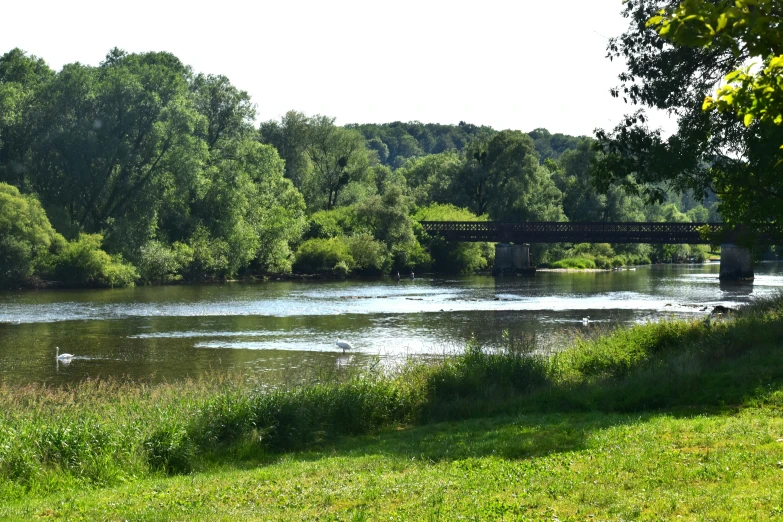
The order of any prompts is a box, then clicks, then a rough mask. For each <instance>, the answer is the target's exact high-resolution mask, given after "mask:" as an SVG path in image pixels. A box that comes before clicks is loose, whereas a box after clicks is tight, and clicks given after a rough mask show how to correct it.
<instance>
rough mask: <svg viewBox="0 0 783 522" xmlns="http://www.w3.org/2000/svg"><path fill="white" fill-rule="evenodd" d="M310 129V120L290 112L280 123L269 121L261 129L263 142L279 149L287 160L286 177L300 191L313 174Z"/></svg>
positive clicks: (301, 114) (297, 113) (260, 133)
mask: <svg viewBox="0 0 783 522" xmlns="http://www.w3.org/2000/svg"><path fill="white" fill-rule="evenodd" d="M309 127H310V119H309V118H308V117H307V115H306V114H304V113H301V112H297V111H288V112H287V113H285V115H284V116H283V117H282V119H281V120H280V122H277V121H275V120H269V121H265V122H263V123H262V124H261V126H260V127H259V136H260V139H261V142H262V143H268V144H269V145H273V146H274V147H275V148H276V149H277V151H278V153H279V154H280V157H282V158H283V160H285V177H287V178H288V179H290V180H291V181H292V182H293V184H294V186H295V187H296V188H297V189H299V190H303V188H304V186H305V184H306V183H307V180H308V178H309V177H310V174H311V172H312V165H311V164H310V159H309V157H308V155H307V147H308V143H309V134H308V131H309Z"/></svg>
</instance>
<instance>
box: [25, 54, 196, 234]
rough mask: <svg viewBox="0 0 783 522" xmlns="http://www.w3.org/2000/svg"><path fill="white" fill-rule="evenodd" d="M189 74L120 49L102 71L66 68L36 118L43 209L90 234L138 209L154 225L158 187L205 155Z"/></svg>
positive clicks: (175, 63)
mask: <svg viewBox="0 0 783 522" xmlns="http://www.w3.org/2000/svg"><path fill="white" fill-rule="evenodd" d="M188 74H189V70H188V68H186V67H185V66H184V65H183V64H182V63H181V62H180V61H179V60H178V59H177V58H176V57H174V56H173V55H171V54H168V53H145V54H138V55H137V54H126V53H124V52H123V51H120V50H118V49H114V50H113V51H111V52H110V53H109V55H108V56H107V57H106V60H105V61H104V62H103V63H101V65H100V66H99V67H89V66H84V65H81V64H78V63H76V64H69V65H66V66H65V67H64V68H63V70H62V72H60V73H59V74H58V75H57V77H56V78H55V79H54V80H53V81H51V82H49V83H48V84H47V85H46V86H45V87H44V88H43V89H42V90H41V91H40V93H39V98H38V103H37V104H36V106H35V107H34V108H33V110H32V111H31V114H30V118H31V121H32V124H33V125H34V127H35V129H36V130H35V141H34V144H33V151H32V163H33V168H34V169H35V172H36V175H35V179H34V187H35V188H36V190H37V191H38V192H39V193H40V194H41V195H42V199H43V200H44V203H45V204H46V205H48V206H57V207H61V208H62V209H64V210H65V211H66V212H67V214H68V216H69V217H70V219H71V220H72V221H75V222H77V223H78V224H79V225H80V226H81V227H83V228H84V229H85V230H87V231H90V232H99V231H101V230H104V229H106V228H111V224H112V222H114V221H116V220H121V219H123V218H125V217H127V216H128V215H129V214H132V213H134V212H138V213H140V214H141V215H146V216H148V218H149V219H150V220H151V219H153V215H154V211H155V206H154V205H153V207H150V204H151V203H154V202H156V201H157V200H158V198H156V197H155V195H154V194H153V193H154V192H155V191H156V190H158V189H159V187H157V186H156V185H157V184H158V183H159V182H164V180H163V178H165V177H166V176H167V174H168V173H170V172H171V171H172V170H174V169H177V168H180V167H182V166H183V162H182V161H181V160H182V159H185V158H188V157H190V158H191V159H190V160H188V161H187V162H186V165H188V166H192V164H193V159H192V158H197V157H198V156H200V155H201V154H203V152H204V151H203V150H202V149H200V145H199V142H198V140H195V139H194V138H193V132H194V129H195V127H196V126H198V125H201V124H202V123H203V118H202V117H201V116H200V115H199V114H198V113H197V112H196V111H194V110H193V109H192V108H191V105H190V103H189V94H188V85H187V76H188ZM136 216H137V217H139V214H137V215H136Z"/></svg>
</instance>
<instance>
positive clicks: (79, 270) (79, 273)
mask: <svg viewBox="0 0 783 522" xmlns="http://www.w3.org/2000/svg"><path fill="white" fill-rule="evenodd" d="M102 242H103V236H101V235H100V234H81V235H80V236H79V238H78V239H77V240H75V241H70V242H68V243H67V244H66V245H65V247H64V248H63V250H62V252H61V253H60V255H59V256H57V258H56V259H55V266H54V270H53V274H54V276H55V277H56V278H57V279H58V280H60V281H63V282H65V283H69V284H80V285H81V284H83V285H92V286H109V287H112V288H113V287H118V286H132V285H133V283H134V281H135V280H136V279H138V277H139V275H138V273H137V272H136V268H135V267H134V266H133V265H131V264H129V263H126V262H125V261H124V260H123V259H122V256H119V255H117V256H110V255H109V254H107V253H106V252H104V251H103V250H101V243H102Z"/></svg>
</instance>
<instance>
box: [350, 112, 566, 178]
mask: <svg viewBox="0 0 783 522" xmlns="http://www.w3.org/2000/svg"><path fill="white" fill-rule="evenodd" d="M345 127H346V128H348V129H355V130H358V131H359V132H361V133H362V135H363V136H364V138H365V139H366V140H367V146H368V147H369V148H370V149H372V150H374V151H376V152H377V153H378V159H379V160H380V162H381V163H383V164H384V165H388V166H389V167H392V168H398V167H401V166H402V165H403V164H404V163H405V160H406V159H408V158H414V157H419V156H426V155H429V154H439V153H441V152H446V151H457V152H461V151H462V150H463V149H464V148H465V147H466V146H467V145H468V143H470V142H471V141H472V140H474V139H475V138H477V137H484V138H489V137H492V136H493V135H494V134H496V133H497V131H496V130H495V129H493V128H492V127H487V126H483V125H482V126H478V125H473V124H471V123H465V122H464V121H461V122H459V124H458V125H442V124H439V123H421V122H418V121H411V122H407V123H403V122H400V121H395V122H393V123H381V124H378V123H361V124H360V123H353V124H349V125H346V126H345ZM527 134H528V136H530V137H531V138H532V139H533V143H534V144H535V149H536V152H537V153H538V156H539V161H540V162H541V164H543V163H544V162H545V161H546V160H547V159H557V158H559V157H560V155H561V154H562V153H563V152H565V151H567V150H569V149H575V148H576V147H577V145H578V144H579V140H580V139H581V138H580V137H575V136H569V135H567V134H560V133H556V134H552V133H550V132H549V131H548V130H547V129H535V130H533V131H531V132H528V133H527Z"/></svg>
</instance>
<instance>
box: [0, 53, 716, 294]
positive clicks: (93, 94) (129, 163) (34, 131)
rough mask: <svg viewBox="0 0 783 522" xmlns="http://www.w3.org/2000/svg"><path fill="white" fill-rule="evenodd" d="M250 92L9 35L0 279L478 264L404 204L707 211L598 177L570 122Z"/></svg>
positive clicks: (593, 155) (429, 216) (666, 252)
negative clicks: (308, 103)
mask: <svg viewBox="0 0 783 522" xmlns="http://www.w3.org/2000/svg"><path fill="white" fill-rule="evenodd" d="M264 101H265V100H257V101H256V100H251V99H250V96H249V95H248V93H247V92H245V91H242V90H241V89H240V88H238V87H236V86H234V85H232V83H231V82H230V81H229V79H228V78H226V77H225V76H220V75H208V74H201V73H198V72H196V71H193V69H192V68H191V67H189V66H187V65H185V64H184V63H182V62H181V61H180V60H179V59H178V58H177V57H176V56H174V55H172V54H170V53H165V52H148V53H126V52H124V51H122V50H120V49H112V50H111V51H110V52H109V53H108V54H107V56H106V59H105V60H104V61H103V62H101V63H100V64H98V65H97V66H92V65H84V64H80V63H71V64H67V65H65V66H64V67H63V68H62V69H61V70H60V71H54V70H52V69H50V68H49V67H48V65H47V64H46V62H45V61H44V60H43V59H41V58H38V57H36V56H31V55H28V54H27V53H25V52H24V51H22V50H20V49H13V50H11V51H9V52H7V53H5V54H3V55H2V56H0V286H8V285H19V284H38V283H37V281H40V280H44V281H58V282H61V283H63V284H69V285H97V286H120V285H126V284H133V283H134V282H143V283H168V282H173V281H212V280H225V279H231V278H235V277H245V276H252V275H258V274H264V273H280V272H288V271H291V270H294V271H298V272H304V273H310V274H312V273H330V274H335V275H344V274H348V273H359V274H375V275H377V274H384V273H389V272H390V271H394V272H396V271H398V270H399V271H402V272H407V271H415V272H416V273H419V272H426V271H436V272H463V273H469V272H473V271H476V270H483V269H486V268H488V267H489V266H491V264H492V262H493V255H494V249H493V248H492V246H491V245H488V244H465V243H462V244H446V243H444V242H443V241H440V240H439V239H438V238H436V237H430V236H428V235H427V234H425V233H423V231H422V229H421V227H420V226H418V222H419V221H423V220H433V219H435V220H459V221H467V220H496V221H645V220H646V221H704V220H706V219H707V218H708V217H709V216H711V215H715V214H716V212H715V211H716V210H717V207H716V205H717V203H714V201H712V200H705V199H704V197H702V195H701V194H698V193H694V192H690V193H688V192H686V193H684V194H682V193H679V192H674V191H671V190H664V189H666V188H667V187H665V186H658V187H656V189H657V190H659V191H660V192H661V193H662V196H664V197H662V198H661V200H662V203H663V204H658V203H656V204H649V201H645V200H643V199H642V198H641V197H639V195H638V194H636V193H633V192H628V191H627V190H625V188H624V187H625V185H626V182H627V181H628V180H629V179H631V178H630V176H629V177H627V178H623V179H621V180H617V181H614V180H609V182H607V183H606V184H605V186H604V187H603V188H601V189H600V190H599V189H598V188H597V186H596V185H595V183H594V179H593V175H592V173H591V166H592V165H593V164H595V161H596V159H600V157H599V156H597V152H596V149H595V140H593V139H591V138H587V137H573V136H567V135H563V134H552V133H550V132H549V131H547V130H545V129H535V130H533V131H530V132H527V131H522V130H508V129H506V130H497V129H492V128H490V127H479V126H476V125H472V124H469V123H460V124H458V125H440V124H434V123H427V124H425V123H419V122H410V123H400V122H395V123H385V124H361V125H359V124H354V125H347V126H340V125H336V124H335V118H334V117H332V116H329V115H319V114H316V115H307V114H304V113H302V112H297V111H294V110H292V111H289V112H288V113H286V114H285V115H283V116H282V117H281V118H280V119H278V120H269V121H263V122H260V123H258V122H257V121H256V104H255V103H259V104H263V103H264ZM705 203H706V205H705ZM713 203H714V204H713ZM708 207H709V208H708ZM588 247H589V246H588ZM590 248H592V247H590ZM595 249H598V250H595ZM588 250H589V248H588ZM533 253H534V256H535V259H536V261H537V262H539V263H546V262H552V261H556V260H558V259H561V258H563V257H566V256H571V255H576V254H578V255H579V256H581V257H584V256H586V255H591V256H594V257H596V259H597V262H598V264H599V265H600V266H608V264H609V262H610V258H611V257H612V256H613V255H614V254H618V256H621V255H622V256H633V257H628V258H619V257H618V259H617V262H618V263H621V264H623V263H626V262H627V261H628V260H629V259H647V257H649V258H651V259H659V260H673V259H687V258H690V257H693V256H694V253H693V252H692V250H691V249H690V247H688V246H687V245H682V246H677V247H671V248H663V247H660V248H659V247H648V246H644V245H641V246H640V245H631V246H628V245H624V246H621V245H618V246H615V247H611V246H609V245H604V246H601V247H598V246H596V247H595V248H594V249H593V250H589V251H585V249H584V248H582V247H578V246H572V245H555V246H552V245H549V246H546V245H534V246H533ZM613 262H614V261H613Z"/></svg>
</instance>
